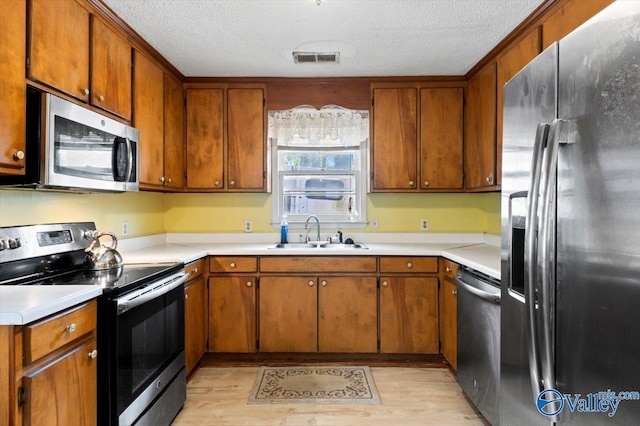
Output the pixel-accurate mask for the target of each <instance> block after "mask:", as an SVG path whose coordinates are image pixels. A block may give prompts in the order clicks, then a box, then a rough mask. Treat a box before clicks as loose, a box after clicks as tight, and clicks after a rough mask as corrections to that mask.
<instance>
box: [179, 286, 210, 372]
mask: <svg viewBox="0 0 640 426" xmlns="http://www.w3.org/2000/svg"><path fill="white" fill-rule="evenodd" d="M184 326H185V333H184V363H185V366H186V370H187V374H188V373H189V372H190V371H191V370H193V367H195V365H196V364H197V363H198V361H200V358H202V356H203V355H204V353H205V351H206V350H207V348H206V346H207V285H206V281H205V280H204V277H199V278H196V279H195V280H192V281H191V282H190V283H187V287H186V289H185V291H184Z"/></svg>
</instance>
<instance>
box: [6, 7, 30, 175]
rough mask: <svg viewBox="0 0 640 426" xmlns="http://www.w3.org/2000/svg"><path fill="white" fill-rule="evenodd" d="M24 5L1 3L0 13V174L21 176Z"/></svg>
mask: <svg viewBox="0 0 640 426" xmlns="http://www.w3.org/2000/svg"><path fill="white" fill-rule="evenodd" d="M26 4H27V2H26V0H15V1H9V2H3V4H2V8H3V11H2V13H0V40H2V43H0V69H1V70H2V78H0V99H2V102H0V174H16V175H21V174H24V172H25V169H24V167H25V155H26V153H25V148H26V145H25V125H26V123H25V111H26V106H25V99H26V86H25V81H24V61H25V57H26V43H25V40H26V31H27V30H26V22H27V9H26Z"/></svg>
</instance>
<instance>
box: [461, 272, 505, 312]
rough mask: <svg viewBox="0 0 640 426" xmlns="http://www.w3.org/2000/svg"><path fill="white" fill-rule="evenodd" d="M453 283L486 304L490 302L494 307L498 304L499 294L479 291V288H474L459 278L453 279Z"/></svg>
mask: <svg viewBox="0 0 640 426" xmlns="http://www.w3.org/2000/svg"><path fill="white" fill-rule="evenodd" d="M455 282H456V284H457V285H458V287H462V288H463V289H465V290H466V291H468V292H469V293H471V294H473V295H474V296H478V297H479V298H481V299H483V300H486V301H488V302H491V303H493V304H495V305H499V304H500V293H495V294H494V293H489V292H488V291H484V290H480V289H479V288H476V287H474V286H472V285H470V284H467V283H466V282H464V281H463V280H462V278H460V277H459V276H457V277H455Z"/></svg>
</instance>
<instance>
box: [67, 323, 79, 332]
mask: <svg viewBox="0 0 640 426" xmlns="http://www.w3.org/2000/svg"><path fill="white" fill-rule="evenodd" d="M64 329H65V330H66V331H68V332H69V333H73V332H74V331H76V324H75V323H71V324H69V325H68V326H66V327H65V328H64Z"/></svg>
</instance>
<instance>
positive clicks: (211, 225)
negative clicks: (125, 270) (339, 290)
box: [164, 194, 500, 234]
mask: <svg viewBox="0 0 640 426" xmlns="http://www.w3.org/2000/svg"><path fill="white" fill-rule="evenodd" d="M165 209H166V210H165V225H164V226H165V229H166V231H167V232H216V231H219V232H242V229H243V226H244V222H245V220H250V221H252V222H253V230H254V232H274V228H273V227H272V226H271V196H270V195H269V194H167V195H166V200H165ZM367 209H368V212H367V215H368V217H369V218H370V219H371V218H373V217H375V218H378V221H379V227H378V229H377V230H373V229H371V228H370V227H367V228H366V229H365V231H366V232H418V231H419V229H420V228H419V226H420V219H422V218H427V219H429V230H430V231H432V232H490V233H498V234H499V233H500V223H499V222H500V220H499V217H500V197H499V195H498V196H495V194H370V195H369V196H368V206H367ZM496 217H497V218H498V219H497V227H496V225H495V221H496V220H495V218H496Z"/></svg>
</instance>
